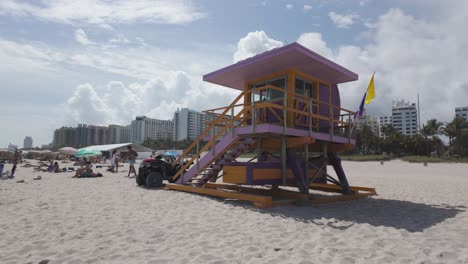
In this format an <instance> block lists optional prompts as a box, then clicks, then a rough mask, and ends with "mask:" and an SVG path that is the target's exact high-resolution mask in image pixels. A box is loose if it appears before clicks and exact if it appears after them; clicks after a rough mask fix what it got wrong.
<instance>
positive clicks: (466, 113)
mask: <svg viewBox="0 0 468 264" xmlns="http://www.w3.org/2000/svg"><path fill="white" fill-rule="evenodd" d="M455 116H456V117H461V118H463V120H465V122H468V106H465V107H456V108H455Z"/></svg>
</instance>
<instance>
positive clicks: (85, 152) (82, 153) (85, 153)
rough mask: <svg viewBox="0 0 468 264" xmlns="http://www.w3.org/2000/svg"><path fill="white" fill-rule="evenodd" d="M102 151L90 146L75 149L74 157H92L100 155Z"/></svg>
mask: <svg viewBox="0 0 468 264" xmlns="http://www.w3.org/2000/svg"><path fill="white" fill-rule="evenodd" d="M100 155H102V152H101V151H99V150H97V149H91V148H82V149H79V150H77V151H76V153H75V157H79V158H81V157H93V156H100Z"/></svg>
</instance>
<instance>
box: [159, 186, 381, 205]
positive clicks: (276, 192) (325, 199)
mask: <svg viewBox="0 0 468 264" xmlns="http://www.w3.org/2000/svg"><path fill="white" fill-rule="evenodd" d="M165 188H166V189H167V190H177V191H184V192H191V193H198V194H204V195H210V196H214V197H220V198H229V199H237V200H241V201H250V202H252V203H253V206H254V207H257V208H269V207H274V206H282V205H294V204H305V203H311V204H324V203H332V202H339V201H349V200H355V199H359V198H362V197H367V196H373V195H377V193H376V191H375V188H369V187H359V186H350V188H351V190H353V191H354V194H350V195H343V194H341V193H340V194H335V195H326V196H319V195H314V194H311V195H309V196H308V195H305V194H302V193H299V192H296V191H290V190H286V189H281V188H263V187H258V188H256V187H253V186H252V187H250V186H240V185H236V184H220V183H206V184H205V185H204V186H203V187H194V186H190V185H181V184H173V183H169V184H166V187H165ZM310 188H311V189H315V190H319V191H323V192H328V193H339V192H340V187H339V186H336V185H332V184H315V183H314V184H312V185H311V187H310Z"/></svg>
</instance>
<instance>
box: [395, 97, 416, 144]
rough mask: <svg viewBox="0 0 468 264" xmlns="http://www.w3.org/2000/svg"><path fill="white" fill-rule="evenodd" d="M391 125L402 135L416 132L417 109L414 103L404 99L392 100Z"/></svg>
mask: <svg viewBox="0 0 468 264" xmlns="http://www.w3.org/2000/svg"><path fill="white" fill-rule="evenodd" d="M392 125H393V127H394V128H395V129H396V130H398V131H400V132H401V133H402V134H403V135H408V136H411V135H415V134H417V133H418V110H417V107H416V104H415V103H412V104H411V103H409V102H405V101H404V100H401V101H399V100H396V101H393V107H392Z"/></svg>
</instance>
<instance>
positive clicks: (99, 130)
mask: <svg viewBox="0 0 468 264" xmlns="http://www.w3.org/2000/svg"><path fill="white" fill-rule="evenodd" d="M108 135H109V128H108V127H105V126H93V125H89V126H88V139H87V144H88V145H104V144H108Z"/></svg>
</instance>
